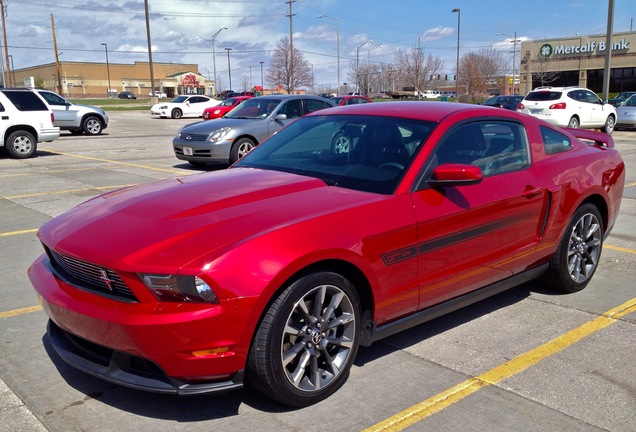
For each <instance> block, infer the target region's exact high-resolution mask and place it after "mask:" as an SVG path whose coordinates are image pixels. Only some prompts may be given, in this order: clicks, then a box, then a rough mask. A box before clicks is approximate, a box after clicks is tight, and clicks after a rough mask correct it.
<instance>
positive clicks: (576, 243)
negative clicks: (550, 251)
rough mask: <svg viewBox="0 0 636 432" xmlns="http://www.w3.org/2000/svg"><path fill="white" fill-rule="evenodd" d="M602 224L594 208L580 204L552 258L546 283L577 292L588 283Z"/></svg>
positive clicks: (598, 249) (600, 242)
mask: <svg viewBox="0 0 636 432" xmlns="http://www.w3.org/2000/svg"><path fill="white" fill-rule="evenodd" d="M603 232H604V231H603V222H602V219H601V215H600V214H599V212H598V209H597V208H596V206H594V205H592V204H584V205H583V206H581V207H580V208H579V209H578V210H577V211H576V212H575V213H574V215H573V216H572V220H571V221H570V224H569V225H568V228H567V229H566V231H565V233H564V235H563V238H562V239H561V242H560V243H559V246H558V248H557V250H556V252H555V254H554V256H553V257H552V261H551V263H550V270H549V273H548V281H549V282H550V284H551V285H552V286H553V287H554V288H555V289H557V290H559V291H564V292H576V291H580V290H582V289H583V288H585V286H586V285H587V284H588V283H589V282H590V280H591V279H592V276H593V275H594V272H595V271H596V268H597V267H598V263H599V260H600V258H601V251H602V249H603Z"/></svg>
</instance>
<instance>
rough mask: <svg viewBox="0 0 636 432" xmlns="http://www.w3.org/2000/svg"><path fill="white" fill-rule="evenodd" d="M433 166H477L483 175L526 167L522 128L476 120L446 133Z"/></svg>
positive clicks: (526, 150)
mask: <svg viewBox="0 0 636 432" xmlns="http://www.w3.org/2000/svg"><path fill="white" fill-rule="evenodd" d="M435 157H436V158H437V164H443V163H460V164H469V165H474V166H478V167H479V168H480V169H481V170H482V172H483V174H484V176H490V175H494V174H501V173H505V172H510V171H516V170H520V169H523V168H526V167H527V166H528V165H529V163H530V157H529V150H528V140H527V138H526V133H525V129H524V128H523V126H521V125H520V124H519V123H513V122H508V121H479V122H472V123H467V124H463V125H460V126H458V127H456V128H454V129H452V130H451V131H449V132H448V133H447V134H446V135H445V136H444V137H443V138H442V139H441V140H440V143H439V144H438V146H437V148H436V150H435Z"/></svg>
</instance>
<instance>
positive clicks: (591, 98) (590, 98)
mask: <svg viewBox="0 0 636 432" xmlns="http://www.w3.org/2000/svg"><path fill="white" fill-rule="evenodd" d="M584 94H585V99H584V100H585V102H588V103H592V104H597V105H600V104H601V100H600V99H599V98H598V96H596V94H594V93H592V92H591V91H587V90H586V91H585V92H584Z"/></svg>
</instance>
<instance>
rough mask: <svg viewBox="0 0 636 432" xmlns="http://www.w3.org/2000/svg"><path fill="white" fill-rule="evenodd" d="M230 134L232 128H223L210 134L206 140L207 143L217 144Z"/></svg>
mask: <svg viewBox="0 0 636 432" xmlns="http://www.w3.org/2000/svg"><path fill="white" fill-rule="evenodd" d="M230 132H232V128H230V127H224V128H221V129H217V130H215V131H214V132H212V134H210V138H209V139H208V141H210V142H219V141H223V139H224V138H225V137H226V136H228V135H229V134H230Z"/></svg>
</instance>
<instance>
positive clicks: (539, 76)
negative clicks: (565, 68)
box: [528, 54, 559, 86]
mask: <svg viewBox="0 0 636 432" xmlns="http://www.w3.org/2000/svg"><path fill="white" fill-rule="evenodd" d="M528 65H530V67H532V69H533V70H532V78H533V80H534V79H536V80H537V81H540V82H541V85H542V86H544V85H546V84H550V83H551V82H554V81H556V79H557V78H558V77H559V72H555V71H554V60H552V58H550V57H546V56H543V55H541V54H539V55H538V56H537V59H536V61H533V62H528Z"/></svg>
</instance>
